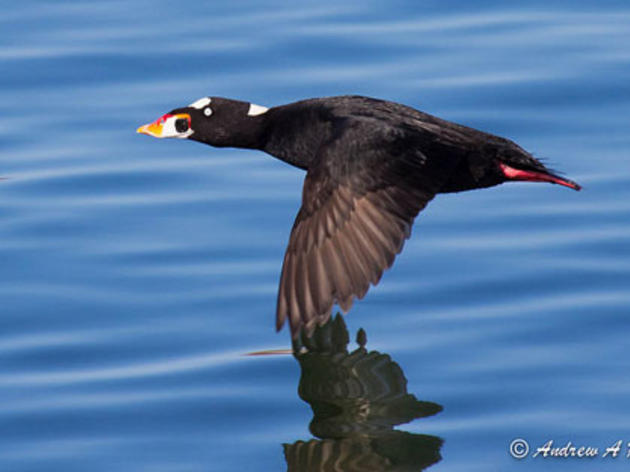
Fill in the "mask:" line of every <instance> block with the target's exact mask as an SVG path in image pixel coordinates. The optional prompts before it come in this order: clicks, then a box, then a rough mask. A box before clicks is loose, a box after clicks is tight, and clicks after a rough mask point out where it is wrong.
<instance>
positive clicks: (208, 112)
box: [203, 107, 212, 116]
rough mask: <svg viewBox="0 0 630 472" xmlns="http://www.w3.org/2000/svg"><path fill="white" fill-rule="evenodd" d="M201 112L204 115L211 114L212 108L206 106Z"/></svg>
mask: <svg viewBox="0 0 630 472" xmlns="http://www.w3.org/2000/svg"><path fill="white" fill-rule="evenodd" d="M203 114H204V115H206V116H210V115H212V108H210V107H208V108H206V109H205V110H204V111H203Z"/></svg>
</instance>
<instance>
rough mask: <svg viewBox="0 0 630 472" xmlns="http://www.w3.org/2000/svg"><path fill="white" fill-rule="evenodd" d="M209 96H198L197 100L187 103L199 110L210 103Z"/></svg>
mask: <svg viewBox="0 0 630 472" xmlns="http://www.w3.org/2000/svg"><path fill="white" fill-rule="evenodd" d="M210 102H211V100H210V98H209V97H203V98H200V99H199V100H197V101H196V102H192V103H191V104H190V105H188V106H189V107H193V108H196V109H197V110H201V109H202V108H203V107H205V106H207V105H210Z"/></svg>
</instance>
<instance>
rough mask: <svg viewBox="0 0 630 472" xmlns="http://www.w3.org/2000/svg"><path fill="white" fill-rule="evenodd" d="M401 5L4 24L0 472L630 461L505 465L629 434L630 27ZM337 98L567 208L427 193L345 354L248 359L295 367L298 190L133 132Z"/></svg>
mask: <svg viewBox="0 0 630 472" xmlns="http://www.w3.org/2000/svg"><path fill="white" fill-rule="evenodd" d="M418 3H420V2H406V3H405V2H372V1H365V2H361V3H343V2H330V1H326V0H324V1H319V2H313V3H308V2H307V3H304V2H296V3H295V4H290V5H289V4H286V3H284V2H282V3H281V2H264V3H263V2H253V3H252V2H238V3H236V4H234V3H233V2H187V3H181V2H180V3H172V2H164V1H152V2H146V1H139V2H134V3H129V2H44V1H31V2H22V3H16V4H12V5H11V6H10V8H8V5H7V7H5V8H3V12H2V15H0V29H1V31H2V34H1V35H0V70H1V73H0V175H2V176H4V177H6V180H4V181H2V182H0V218H1V220H0V221H1V222H0V297H1V298H0V299H1V300H2V301H1V302H0V313H1V316H0V325H1V330H0V365H1V369H0V470H2V471H20V472H21V471H47V472H48V471H64V472H73V471H77V472H84V471H97V472H98V471H107V472H110V471H123V472H125V471H140V470H142V471H159V472H166V471H168V472H171V471H174V472H175V471H176V472H184V471H185V472H194V471H208V470H213V471H214V470H217V471H233V470H265V471H267V470H286V469H289V470H305V469H304V467H306V465H305V464H306V463H305V462H300V461H304V460H306V459H304V457H307V458H308V457H310V458H313V457H315V458H319V459H318V460H322V461H323V460H324V458H328V459H327V460H332V459H334V458H340V457H342V458H343V460H344V461H345V462H343V464H344V466H343V470H355V469H352V468H351V467H353V466H356V465H357V463H360V460H365V461H372V462H369V463H370V464H372V465H374V464H377V465H374V467H377V468H376V469H375V470H379V469H380V470H420V469H421V468H422V467H426V466H428V465H430V464H434V465H432V466H431V470H445V471H466V472H470V471H477V470H479V471H481V470H483V471H487V470H517V469H518V470H554V471H555V470H571V471H572V470H589V471H590V470H602V471H608V470H626V469H627V467H628V466H629V464H630V462H628V460H627V459H625V458H618V459H616V460H608V461H606V460H604V459H602V458H597V459H591V460H584V459H582V460H579V459H575V458H574V459H540V458H536V459H534V458H531V457H530V458H527V459H525V460H524V461H517V460H515V459H513V458H511V457H510V455H509V454H508V445H509V443H510V441H512V440H513V439H514V438H517V437H520V438H524V439H526V440H528V441H529V442H530V444H531V445H532V447H535V446H537V445H542V444H543V443H544V442H545V441H547V440H548V439H553V440H554V441H555V442H556V443H557V444H560V445H563V444H566V441H568V440H570V441H572V442H573V443H575V444H579V445H591V446H597V447H600V448H602V449H603V448H605V447H607V446H608V445H610V444H612V443H614V442H615V441H617V440H619V439H622V440H624V441H625V442H628V441H630V433H629V432H628V425H629V424H630V406H628V401H627V400H628V395H629V394H630V381H629V380H628V375H627V374H628V370H629V369H628V368H629V367H630V365H629V364H630V363H629V361H628V334H627V332H628V327H629V326H630V325H629V316H630V313H629V311H630V310H629V307H630V283H629V282H630V238H629V236H630V218H629V215H630V165H629V164H628V162H629V161H630V159H629V158H630V156H629V149H630V146H629V144H630V135H629V129H630V113H629V111H630V107H629V102H630V86H629V85H628V84H630V6H629V5H628V3H627V2H625V1H619V2H611V1H601V2H599V1H595V0H593V1H590V2H586V1H559V2H546V1H539V0H535V1H532V2H499V1H482V2H463V1H454V2H436V1H428V2H421V3H422V5H421V6H418ZM517 3H520V5H518V4H517ZM346 93H356V94H364V95H370V96H376V97H382V98H387V99H391V100H394V101H399V102H402V103H406V104H408V105H411V106H414V107H416V108H419V109H422V110H424V111H427V112H429V113H433V114H436V115H439V116H442V117H444V118H447V119H451V120H454V121H457V122H461V123H464V124H467V125H470V126H473V127H477V128H481V129H483V130H487V131H490V132H493V133H496V134H500V135H504V136H507V137H509V138H512V139H514V140H515V141H517V142H518V143H519V144H521V145H522V146H523V147H525V148H526V149H528V150H530V151H532V152H533V153H534V154H535V155H536V156H539V157H544V158H547V159H548V160H549V162H550V163H551V166H552V167H555V168H557V169H560V170H562V171H564V172H566V174H567V175H568V176H570V177H571V178H573V179H575V180H577V181H578V182H580V183H581V184H582V185H583V186H584V190H583V191H582V192H580V193H576V192H572V191H569V190H567V189H565V188H561V187H558V186H552V185H534V184H510V185H504V186H501V187H498V188H493V189H489V190H484V191H479V192H469V193H465V194H456V195H444V196H439V197H438V198H436V199H435V200H434V201H433V202H432V203H431V204H430V205H429V207H428V208H427V209H426V210H425V211H424V212H423V213H422V214H421V216H420V217H419V218H418V219H417V221H416V225H415V227H414V234H413V237H412V239H411V240H410V241H409V242H408V243H407V245H406V248H405V251H404V252H403V254H402V255H401V257H400V258H399V259H398V261H397V263H396V264H395V266H394V268H393V269H392V270H391V271H389V272H388V273H386V274H385V276H384V278H383V280H382V282H381V284H380V285H379V286H378V287H376V288H375V289H372V290H371V291H370V293H369V294H368V296H367V297H366V299H364V300H363V301H361V302H359V303H357V304H356V305H355V306H354V308H353V310H352V312H351V314H350V315H349V316H348V317H346V318H345V322H346V323H347V330H348V333H349V334H347V336H349V340H350V344H348V346H347V347H346V344H347V342H348V339H346V338H343V336H342V338H343V339H342V338H340V339H342V340H341V341H339V340H338V341H335V342H334V343H332V344H331V345H326V346H328V347H326V348H325V349H324V350H323V351H321V352H320V351H315V352H319V353H320V354H317V355H321V356H323V357H322V358H321V359H323V360H321V359H320V358H319V357H317V355H315V353H313V354H312V355H313V356H314V357H308V358H306V357H298V358H294V357H293V356H291V355H280V354H278V355H270V356H253V357H252V356H244V355H243V354H245V353H248V352H252V351H261V350H270V349H286V348H288V347H289V346H290V340H289V335H288V333H287V332H286V330H285V331H283V332H281V333H280V334H276V333H275V332H274V329H273V325H274V310H275V301H276V290H277V283H278V277H279V272H280V266H281V262H282V257H283V252H284V248H285V244H286V241H287V238H288V235H289V231H290V228H291V225H292V221H293V218H294V215H295V213H296V212H297V209H298V206H299V204H300V192H301V183H302V178H303V175H302V172H301V171H300V170H297V169H294V168H291V167H289V166H287V165H286V164H284V163H282V162H279V161H276V160H274V159H273V158H271V157H269V156H266V155H263V154H262V153H260V152H253V151H243V150H229V149H211V148H209V147H204V146H201V145H199V144H196V143H191V142H181V141H178V140H162V141H161V140H153V139H148V138H146V137H144V136H140V135H136V134H135V129H136V128H137V126H138V125H140V124H142V123H146V122H147V121H149V120H153V119H155V118H156V117H158V116H160V115H161V114H162V113H165V112H167V111H168V110H170V109H172V108H174V107H176V106H179V105H184V104H187V103H190V102H191V101H193V100H195V99H197V98H199V97H201V96H206V95H218V96H226V97H232V98H239V99H243V100H247V101H251V102H254V103H259V104H261V105H267V106H271V105H276V104H281V103H286V102H290V101H294V100H298V99H301V98H306V97H312V96H326V95H338V94H346ZM360 327H362V328H364V329H365V333H367V345H366V346H365V347H361V345H360V346H357V345H356V344H355V343H354V337H355V334H356V332H357V330H358V329H359V328H360ZM339 329H341V328H339ZM343 329H345V327H344V328H343ZM342 331H343V330H342ZM344 339H345V340H344ZM342 341H343V342H342ZM360 341H362V342H364V341H365V340H364V339H363V340H361V339H360ZM331 346H332V347H331ZM329 348H331V349H332V348H334V349H333V351H332V352H336V353H337V354H334V355H333V354H331V352H330V351H328V350H326V349H329ZM372 350H375V351H377V352H375V353H372V354H369V352H370V351H372ZM365 359H371V360H369V361H367V360H365ZM319 362H322V364H321V365H323V366H325V369H328V370H324V371H322V370H321V369H324V367H321V365H320V364H319ZM372 362H375V363H376V364H372ZM313 363H315V364H313ZM359 365H361V366H363V367H361V368H359V367H356V369H355V368H354V367H353V366H359ZM344 369H345V370H344ZM354 375H357V376H359V377H357V378H356V379H355V378H354V377H353V376H354ZM361 375H363V377H361ZM309 379H310V380H309ZM335 379H337V380H335ZM379 379H380V380H379ZM342 380H343V381H344V382H345V380H347V381H348V382H347V384H346V383H344V382H341V381H342ZM305 382H306V383H305ZM309 382H310V383H309ZM327 382H330V383H327ZM379 382H381V383H379ZM298 385H300V395H299V396H298ZM304 385H309V386H310V387H308V388H307V387H304ZM318 385H321V388H319V389H318V387H317V386H318ZM374 385H377V386H378V385H380V387H378V388H377V389H376V390H374V389H373V387H374ZM379 389H380V390H379ZM331 392H332V393H331ZM357 392H358V393H357ZM374 392H376V393H374ZM379 392H380V393H379ZM330 395H332V397H331V396H330ZM344 395H345V396H344ZM331 398H332V399H331ZM307 402H309V403H310V406H309V403H307ZM311 402H314V403H311ZM311 408H312V409H311ZM335 412H336V413H335ZM340 412H341V413H340ZM314 415H315V417H314ZM414 418H415V419H414ZM350 419H351V420H352V421H350ZM405 423H406V424H405ZM309 424H310V428H311V429H310V430H309ZM374 428H376V431H377V432H378V437H376V436H374V434H376V433H374V434H372V433H369V431H372V432H373V431H374ZM366 431H368V432H366ZM332 436H336V437H335V438H332ZM335 441H337V442H335ZM353 451H354V452H353ZM356 451H360V454H358V455H356V454H355V453H356ZM420 453H422V455H421V456H420ZM300 454H302V455H300ZM414 454H418V455H414ZM340 460H341V459H340ZM357 461H359V462H357ZM329 463H330V462H329ZM366 463H367V462H366ZM349 464H351V465H349ZM310 466H311V467H313V468H312V469H310V470H333V469H331V468H330V467H329V466H326V465H325V462H321V463H318V462H317V461H316V460H315V459H313V462H311V464H310ZM403 466H405V467H410V468H403ZM317 467H320V468H319V469H318V468H317ZM326 467H328V468H326ZM388 467H389V468H388ZM396 467H398V468H396ZM356 470H361V468H359V469H356ZM363 470H367V469H363Z"/></svg>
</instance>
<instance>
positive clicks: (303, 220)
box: [277, 174, 433, 337]
mask: <svg viewBox="0 0 630 472" xmlns="http://www.w3.org/2000/svg"><path fill="white" fill-rule="evenodd" d="M431 198H433V193H431V192H425V191H422V190H418V189H407V188H402V187H399V186H397V185H394V184H390V185H386V186H383V187H381V188H378V189H374V190H370V191H365V192H363V193H362V194H361V193H358V192H354V191H353V190H352V189H351V188H350V186H349V185H342V184H334V183H333V182H332V181H330V180H328V181H327V184H323V183H322V182H319V181H316V178H315V177H313V176H311V175H310V174H308V175H307V178H306V181H305V183H304V196H303V200H304V202H311V205H310V207H311V208H309V210H308V211H307V210H305V208H304V207H303V208H302V209H300V212H299V213H298V216H297V218H296V221H295V224H294V226H293V230H292V232H291V237H290V240H289V246H288V248H287V252H286V254H285V258H284V264H283V268H282V276H281V278H280V289H279V292H278V308H277V328H278V329H280V328H281V327H282V325H283V324H284V322H285V320H286V318H287V317H288V318H289V322H290V325H291V332H292V335H293V336H294V337H295V336H297V334H298V333H299V331H300V329H301V328H302V329H304V330H305V331H306V333H307V334H310V333H311V332H312V330H313V329H314V327H315V326H316V324H320V325H321V324H323V323H325V322H326V321H327V320H328V318H329V317H330V314H331V310H332V306H333V304H334V303H338V304H339V306H340V307H341V309H342V310H343V311H344V312H347V311H348V310H349V309H350V307H351V305H352V303H353V301H354V298H359V299H361V298H363V296H364V295H365V294H366V293H367V291H368V289H369V286H370V284H374V285H375V284H377V283H378V281H379V280H380V278H381V275H382V274H383V271H384V270H385V269H387V268H389V267H390V266H391V265H392V263H393V262H394V258H395V257H396V254H398V253H399V252H400V251H401V249H402V246H403V243H404V241H405V239H406V238H408V237H409V235H410V230H411V225H412V223H413V219H414V217H415V216H416V215H417V214H418V212H419V211H420V210H421V209H422V208H424V206H425V205H426V204H427V203H428V202H429V200H431ZM312 202H316V203H315V204H312Z"/></svg>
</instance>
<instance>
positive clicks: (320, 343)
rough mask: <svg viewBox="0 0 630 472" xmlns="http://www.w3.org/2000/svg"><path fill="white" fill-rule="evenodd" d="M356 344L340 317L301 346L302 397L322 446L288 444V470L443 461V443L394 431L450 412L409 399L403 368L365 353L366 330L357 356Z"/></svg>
mask: <svg viewBox="0 0 630 472" xmlns="http://www.w3.org/2000/svg"><path fill="white" fill-rule="evenodd" d="M348 343H349V335H348V330H347V328H346V325H345V323H344V321H343V318H342V317H341V316H340V315H337V317H336V318H334V319H331V320H329V321H328V322H327V323H326V324H325V325H323V326H321V327H319V328H317V329H316V330H315V331H314V333H313V334H312V335H311V336H309V337H305V336H304V335H302V336H301V337H299V338H298V339H297V340H296V341H294V344H293V349H294V356H295V358H296V359H297V361H298V362H299V364H300V369H301V372H302V375H301V378H300V385H299V387H298V393H299V395H300V398H302V400H304V401H305V402H307V403H308V404H309V405H310V406H311V408H312V410H313V419H312V421H311V424H310V431H311V433H312V434H313V435H314V436H316V437H317V438H319V439H311V440H310V441H296V442H295V443H293V444H285V445H284V455H285V459H286V461H287V465H288V469H287V470H289V471H296V472H297V471H300V472H304V471H340V472H341V471H343V472H351V471H357V472H358V471H362V472H369V471H379V472H384V471H397V472H398V471H400V472H402V471H420V470H424V469H425V468H427V467H429V466H431V465H432V464H435V463H436V462H438V461H439V460H440V459H441V456H440V448H441V446H442V439H441V438H438V437H436V436H429V435H425V434H415V433H409V432H406V431H398V430H395V429H394V427H395V426H396V425H400V424H404V423H408V422H410V421H412V420H414V419H417V418H423V417H427V416H431V415H434V414H436V413H438V412H440V411H441V410H442V407H441V406H440V405H438V404H437V403H432V402H425V401H419V400H418V399H417V398H416V397H415V396H414V395H412V394H410V393H407V379H406V378H405V376H404V374H403V371H402V370H401V368H400V367H399V366H398V364H396V363H395V362H394V361H392V359H391V358H390V357H389V356H388V355H387V354H382V353H380V352H377V351H368V350H367V349H366V348H365V345H366V343H367V336H366V334H365V331H363V330H362V329H361V330H359V332H358V333H357V343H358V345H359V346H358V347H357V348H356V349H355V350H354V351H352V352H349V351H348Z"/></svg>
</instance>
